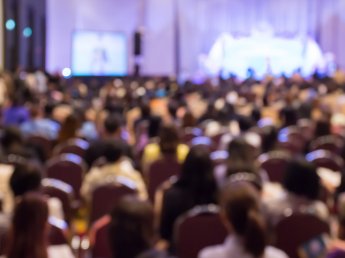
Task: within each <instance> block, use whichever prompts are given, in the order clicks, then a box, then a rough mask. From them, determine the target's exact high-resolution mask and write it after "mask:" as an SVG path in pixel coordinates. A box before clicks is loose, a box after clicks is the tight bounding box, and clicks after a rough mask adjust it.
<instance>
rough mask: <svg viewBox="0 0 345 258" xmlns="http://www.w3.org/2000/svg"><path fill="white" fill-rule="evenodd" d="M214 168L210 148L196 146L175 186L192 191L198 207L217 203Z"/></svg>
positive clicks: (191, 151) (183, 166)
mask: <svg viewBox="0 0 345 258" xmlns="http://www.w3.org/2000/svg"><path fill="white" fill-rule="evenodd" d="M213 167H214V166H213V162H212V160H211V158H210V152H209V150H208V148H207V147H205V146H201V145H198V146H194V147H192V148H191V150H190V152H189V154H188V155H187V158H186V160H185V162H184V163H183V165H182V172H181V175H180V178H179V179H178V181H177V182H176V184H175V186H177V187H180V188H184V189H187V190H188V191H190V193H191V197H192V198H194V202H195V204H196V205H197V204H205V203H215V202H216V198H217V196H216V195H217V184H216V181H215V178H214V175H213Z"/></svg>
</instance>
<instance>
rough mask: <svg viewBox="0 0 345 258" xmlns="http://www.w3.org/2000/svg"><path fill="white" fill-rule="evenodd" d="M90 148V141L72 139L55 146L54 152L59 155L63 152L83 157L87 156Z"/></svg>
mask: <svg viewBox="0 0 345 258" xmlns="http://www.w3.org/2000/svg"><path fill="white" fill-rule="evenodd" d="M88 148H89V143H88V142H87V141H85V140H83V139H71V140H68V141H67V142H66V143H61V144H59V145H57V146H56V147H55V148H54V151H53V154H54V156H57V155H59V154H63V153H72V154H75V155H78V156H80V157H82V158H84V156H85V152H86V150H87V149H88Z"/></svg>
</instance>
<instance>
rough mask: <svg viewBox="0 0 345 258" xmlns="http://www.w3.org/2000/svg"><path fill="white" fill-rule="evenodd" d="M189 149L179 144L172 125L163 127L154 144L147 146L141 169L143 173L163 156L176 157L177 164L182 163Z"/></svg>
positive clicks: (175, 130)
mask: <svg viewBox="0 0 345 258" xmlns="http://www.w3.org/2000/svg"><path fill="white" fill-rule="evenodd" d="M188 152H189V147H188V146H187V145H186V144H183V143H180V137H179V133H178V130H177V128H176V127H175V126H174V125H164V126H163V127H162V128H161V130H160V133H159V137H158V141H157V142H156V143H150V144H148V145H147V146H146V147H145V149H144V153H143V157H142V163H141V164H142V168H143V170H144V172H145V171H147V169H148V168H149V166H150V165H151V164H152V163H153V162H154V161H156V160H158V159H159V158H161V157H162V156H164V155H176V159H177V161H178V162H179V163H183V162H184V160H185V158H186V156H187V154H188Z"/></svg>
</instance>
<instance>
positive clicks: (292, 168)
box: [283, 159, 320, 200]
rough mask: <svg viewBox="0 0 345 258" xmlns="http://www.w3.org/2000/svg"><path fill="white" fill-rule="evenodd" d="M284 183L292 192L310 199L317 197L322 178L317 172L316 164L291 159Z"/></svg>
mask: <svg viewBox="0 0 345 258" xmlns="http://www.w3.org/2000/svg"><path fill="white" fill-rule="evenodd" d="M283 185H284V187H285V189H286V190H287V191H289V192H291V193H294V194H296V195H299V196H303V197H306V198H308V199H310V200H315V199H317V198H318V196H319V191H320V178H319V176H318V174H317V173H316V166H315V165H313V164H311V163H309V162H307V161H305V160H300V159H299V160H292V161H290V162H289V164H288V166H287V169H286V174H285V179H284V181H283Z"/></svg>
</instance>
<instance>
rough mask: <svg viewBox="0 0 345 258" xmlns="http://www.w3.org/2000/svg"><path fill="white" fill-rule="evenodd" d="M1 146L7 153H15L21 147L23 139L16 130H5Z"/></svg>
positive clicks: (8, 128)
mask: <svg viewBox="0 0 345 258" xmlns="http://www.w3.org/2000/svg"><path fill="white" fill-rule="evenodd" d="M1 145H2V147H3V148H4V150H5V152H7V153H11V152H16V150H17V149H19V148H20V147H22V145H23V138H22V135H21V133H20V131H19V130H18V128H15V127H7V128H5V129H4V131H3V133H2V137H1Z"/></svg>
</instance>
